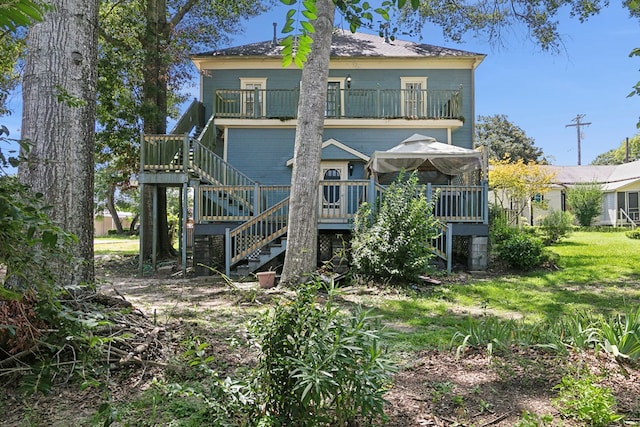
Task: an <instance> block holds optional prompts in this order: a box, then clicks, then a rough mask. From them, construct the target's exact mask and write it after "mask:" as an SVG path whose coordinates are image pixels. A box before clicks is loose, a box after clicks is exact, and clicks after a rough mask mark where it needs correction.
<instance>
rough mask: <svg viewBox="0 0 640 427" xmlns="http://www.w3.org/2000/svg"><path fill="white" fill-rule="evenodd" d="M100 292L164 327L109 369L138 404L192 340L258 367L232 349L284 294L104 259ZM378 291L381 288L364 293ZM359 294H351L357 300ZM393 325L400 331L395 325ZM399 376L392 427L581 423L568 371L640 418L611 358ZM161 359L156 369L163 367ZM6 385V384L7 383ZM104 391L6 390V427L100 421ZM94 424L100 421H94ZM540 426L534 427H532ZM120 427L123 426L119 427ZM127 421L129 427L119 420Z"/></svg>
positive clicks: (147, 325) (475, 358) (114, 395)
mask: <svg viewBox="0 0 640 427" xmlns="http://www.w3.org/2000/svg"><path fill="white" fill-rule="evenodd" d="M97 265H98V272H99V275H100V277H101V278H102V279H101V280H102V281H101V285H100V292H101V293H103V294H106V295H109V296H111V297H114V298H116V299H123V300H126V301H129V302H130V303H131V304H133V308H134V310H133V312H132V314H131V316H137V317H135V320H134V321H135V323H136V327H138V328H140V331H139V333H140V334H142V336H144V335H145V334H150V333H152V332H151V331H153V330H154V329H156V330H157V329H158V328H160V330H159V332H157V334H156V336H154V339H153V346H150V349H149V350H148V354H147V355H146V356H145V357H148V359H149V360H151V361H152V362H154V363H151V364H131V365H128V366H126V367H125V368H121V369H118V370H115V371H114V372H112V373H111V375H110V379H109V383H108V388H109V391H110V393H109V395H110V398H111V399H112V401H113V402H114V403H116V404H118V403H124V402H128V401H131V400H133V399H135V398H136V397H137V396H139V395H140V393H142V391H144V390H145V389H147V388H148V387H150V384H151V383H152V381H153V380H154V378H159V377H161V376H162V375H163V371H164V368H163V367H162V366H164V364H169V363H172V358H173V357H174V356H175V354H176V352H178V351H180V350H179V348H180V343H181V341H182V340H184V339H185V337H188V336H191V337H193V336H197V337H199V339H201V340H203V341H206V342H208V343H210V344H211V349H212V352H213V353H215V356H216V362H215V363H216V366H215V368H216V369H217V370H218V371H219V372H220V374H221V376H225V375H227V374H228V375H231V376H233V374H234V373H235V371H236V369H237V368H239V367H242V368H246V367H247V366H251V365H252V364H254V363H255V360H256V356H257V353H256V349H255V348H252V347H250V346H242V345H241V346H238V345H234V344H233V342H231V341H232V340H233V338H234V337H242V336H243V334H244V332H243V330H242V329H243V326H242V325H243V323H244V321H245V320H247V319H249V318H250V317H251V316H254V315H255V314H256V313H257V312H260V311H262V310H264V309H265V308H266V307H268V306H269V304H271V303H273V301H274V300H277V298H278V297H280V296H281V295H282V294H283V293H285V291H283V290H280V289H278V288H275V289H273V290H263V289H260V288H259V286H258V284H257V283H255V282H246V283H229V282H226V281H224V280H222V279H221V278H219V277H204V278H193V279H179V278H174V276H173V273H175V271H173V270H172V269H171V268H165V269H164V270H162V272H161V273H159V274H157V275H154V276H149V277H143V278H138V277H135V274H136V267H137V266H135V265H134V264H133V263H132V262H131V259H130V258H127V257H110V258H109V257H103V258H101V259H100V260H99V261H98V263H97ZM361 292H362V293H364V294H369V295H370V294H371V293H375V292H377V291H376V290H375V289H374V288H371V289H368V288H367V289H365V290H362V291H361ZM357 294H358V292H354V293H352V294H351V295H350V298H349V301H350V302H357V298H356V297H354V295H357ZM392 327H393V325H392ZM402 357H403V358H404V360H403V361H402V366H401V370H400V371H399V372H398V373H397V374H396V376H395V378H394V383H393V386H392V388H391V389H390V391H389V392H388V394H387V395H386V398H387V400H388V401H389V405H388V407H387V410H386V412H387V414H388V416H389V418H390V419H389V422H388V424H387V425H389V426H392V427H400V426H469V427H470V426H475V427H486V426H497V427H506V426H517V425H527V426H529V425H530V426H534V425H540V426H560V425H562V426H580V425H583V424H581V423H580V422H577V421H575V420H572V419H566V418H563V417H562V416H561V415H560V413H559V411H558V409H557V408H556V406H554V404H553V399H554V397H555V396H556V392H555V391H554V390H553V387H554V386H555V385H556V384H558V383H559V382H560V379H561V378H562V376H563V375H565V374H566V373H567V372H572V371H574V370H589V371H591V372H592V373H593V374H594V375H595V376H596V377H597V378H601V380H600V383H599V384H601V385H603V386H606V387H609V388H611V389H612V390H613V392H614V395H615V397H616V399H617V402H618V406H617V410H618V411H619V412H620V413H623V414H625V415H626V419H627V421H628V422H634V421H637V420H638V419H639V418H640V374H639V371H638V369H637V367H635V368H634V367H629V366H627V367H622V366H621V365H620V364H618V363H617V362H616V361H614V360H612V359H611V358H610V357H608V356H607V355H606V354H605V353H604V352H601V353H599V354H597V355H594V354H592V353H586V354H583V353H580V354H578V353H574V354H572V355H570V356H569V357H564V356H554V355H551V354H550V353H547V352H544V351H540V350H535V349H526V350H523V349H513V350H512V351H510V352H508V353H506V354H502V355H494V356H492V357H490V356H488V355H487V354H484V353H477V352H470V353H467V354H464V355H463V356H462V357H460V358H459V359H456V357H455V354H454V353H452V352H448V351H445V352H440V351H432V350H429V351H421V352H415V353H410V354H404V355H403V356H402ZM156 363H157V365H155V364H156ZM0 379H2V378H1V377H0ZM105 396H106V395H105V394H104V392H103V390H100V389H96V388H88V389H85V390H81V389H80V388H79V387H78V386H77V385H73V386H71V385H60V386H57V387H55V388H54V389H53V390H52V393H51V394H49V395H47V396H42V395H36V396H32V397H29V398H22V397H20V394H19V393H18V391H17V390H15V389H12V388H4V387H3V388H2V389H1V390H0V413H2V414H3V415H2V416H1V417H0V426H22V425H24V426H27V425H38V426H40V425H41V426H82V425H93V424H92V421H91V415H92V414H95V413H96V412H97V411H98V409H99V407H100V405H101V403H103V402H104V401H105ZM523 413H531V414H536V415H530V416H529V417H530V419H532V420H533V419H536V417H538V419H539V420H542V417H543V416H548V417H549V419H553V421H550V422H549V423H547V424H543V422H542V421H539V424H520V423H521V421H522V416H523ZM93 422H95V418H94V421H93ZM532 422H533V421H532ZM113 425H119V424H117V423H116V424H113ZM120 425H125V424H120Z"/></svg>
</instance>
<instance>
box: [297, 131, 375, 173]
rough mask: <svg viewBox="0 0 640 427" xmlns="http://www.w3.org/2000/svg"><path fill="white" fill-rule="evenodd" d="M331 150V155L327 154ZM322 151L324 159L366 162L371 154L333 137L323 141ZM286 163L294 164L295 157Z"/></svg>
mask: <svg viewBox="0 0 640 427" xmlns="http://www.w3.org/2000/svg"><path fill="white" fill-rule="evenodd" d="M325 149H326V150H325ZM332 149H334V150H332ZM329 150H331V153H330V155H328V156H325V155H324V154H325V151H329ZM322 151H323V153H322V154H323V156H322V160H362V161H363V162H365V163H366V162H368V161H369V156H367V155H366V154H363V153H361V152H360V151H358V150H354V149H353V148H351V147H349V146H348V145H345V144H343V143H342V142H340V141H338V140H335V139H333V138H331V139H328V140H326V141H325V142H323V143H322ZM286 164H287V166H291V165H293V158H291V159H289V160H287V163H286Z"/></svg>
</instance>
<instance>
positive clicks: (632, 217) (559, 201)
mask: <svg viewBox="0 0 640 427" xmlns="http://www.w3.org/2000/svg"><path fill="white" fill-rule="evenodd" d="M544 167H545V168H548V169H549V170H550V171H552V172H553V173H555V178H554V179H553V184H552V187H551V190H550V191H549V192H547V193H546V194H545V195H544V200H545V202H546V205H547V208H546V209H540V208H537V207H534V208H533V215H532V218H533V222H534V223H535V224H538V223H539V221H540V219H541V218H543V217H544V216H545V215H547V214H548V213H549V211H550V210H551V209H553V210H567V209H568V207H567V205H566V201H565V195H566V190H567V188H570V187H572V186H575V185H576V184H588V183H593V182H595V183H598V184H600V185H601V186H602V191H603V192H604V195H603V197H602V213H601V215H600V217H599V218H596V219H595V220H594V225H611V226H621V225H628V224H630V223H631V222H634V223H635V224H636V225H640V210H639V205H638V198H639V197H638V196H639V195H640V160H637V161H635V162H629V163H624V164H621V165H588V166H544Z"/></svg>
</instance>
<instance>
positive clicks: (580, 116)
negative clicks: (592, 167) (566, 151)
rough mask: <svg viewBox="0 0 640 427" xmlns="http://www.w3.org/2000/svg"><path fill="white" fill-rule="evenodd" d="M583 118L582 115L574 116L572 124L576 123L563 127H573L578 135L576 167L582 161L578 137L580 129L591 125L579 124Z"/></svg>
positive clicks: (588, 123)
mask: <svg viewBox="0 0 640 427" xmlns="http://www.w3.org/2000/svg"><path fill="white" fill-rule="evenodd" d="M583 118H584V114H578V115H576V117H575V119H572V120H571V121H572V122H576V123H575V124H572V125H565V127H566V128H568V127H569V126H575V127H576V132H577V133H578V166H580V165H581V164H582V161H581V159H580V135H581V133H582V129H580V127H581V126H589V125H590V124H591V122H587V123H584V122H581V121H580V120H582V119H583Z"/></svg>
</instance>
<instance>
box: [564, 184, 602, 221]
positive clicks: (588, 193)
mask: <svg viewBox="0 0 640 427" xmlns="http://www.w3.org/2000/svg"><path fill="white" fill-rule="evenodd" d="M567 204H568V205H569V207H570V208H571V210H572V211H573V212H574V214H575V216H576V218H577V220H578V224H580V225H581V226H582V227H588V226H590V225H591V222H593V219H594V218H595V217H597V216H598V215H600V212H601V210H602V186H601V185H600V184H598V183H595V182H594V183H590V184H578V185H576V186H575V187H571V188H569V189H567Z"/></svg>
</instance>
